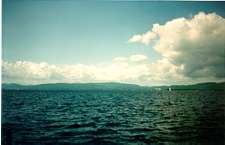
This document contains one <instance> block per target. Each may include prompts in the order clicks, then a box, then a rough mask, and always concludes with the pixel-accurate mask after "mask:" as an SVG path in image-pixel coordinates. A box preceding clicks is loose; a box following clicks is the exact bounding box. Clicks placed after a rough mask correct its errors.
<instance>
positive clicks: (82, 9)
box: [2, 0, 225, 85]
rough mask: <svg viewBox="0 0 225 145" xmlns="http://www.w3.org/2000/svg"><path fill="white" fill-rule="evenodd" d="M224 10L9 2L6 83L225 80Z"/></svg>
mask: <svg viewBox="0 0 225 145" xmlns="http://www.w3.org/2000/svg"><path fill="white" fill-rule="evenodd" d="M224 7H225V3H224V2H163V1H161V2H156V1H155V2H133V1H129V2H128V1H127V2H119V1H111V2H110V1H91V2H90V1H89V2H82V1H72V0H65V1H59V0H21V1H18V0H3V14H2V15H3V17H2V33H3V40H2V42H3V44H2V60H3V61H2V74H3V75H2V76H3V77H2V80H3V83H21V84H40V83H57V82H68V83H80V82H107V81H115V82H125V83H136V84H141V85H161V84H188V83H196V82H206V81H224V78H225V76H224V58H225V57H224V56H225V54H224V49H225V43H224V42H223V41H224V40H225V39H224V38H225V28H224V26H225V19H224V18H225V9H224Z"/></svg>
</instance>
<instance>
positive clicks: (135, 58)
mask: <svg viewBox="0 0 225 145" xmlns="http://www.w3.org/2000/svg"><path fill="white" fill-rule="evenodd" d="M147 59H148V57H147V56H145V55H141V54H136V55H131V56H130V61H132V62H141V61H145V60H147Z"/></svg>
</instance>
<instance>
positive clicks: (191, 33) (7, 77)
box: [2, 12, 225, 85]
mask: <svg viewBox="0 0 225 145" xmlns="http://www.w3.org/2000/svg"><path fill="white" fill-rule="evenodd" d="M224 26H225V19H224V18H223V17H221V16H219V15H217V14H215V13H210V14H205V13H203V12H200V13H198V14H197V15H195V16H193V17H192V18H189V19H187V18H177V19H173V20H171V21H168V22H166V23H165V24H163V25H160V24H154V25H153V27H152V29H151V30H149V31H148V32H146V33H144V34H137V35H134V36H133V37H131V38H130V39H129V42H140V43H143V44H145V45H148V44H149V43H152V42H154V43H153V48H154V50H155V51H157V52H158V53H160V54H161V55H162V58H161V59H159V60H157V61H155V62H150V60H149V59H148V57H147V56H145V55H143V54H134V55H131V56H126V57H123V56H121V57H116V58H114V59H113V60H112V61H111V63H110V64H104V63H101V64H95V65H85V64H74V65H53V64H48V63H45V62H42V63H35V62H29V61H16V62H7V61H3V62H2V81H3V83H22V84H40V83H57V82H66V83H79V82H108V81H115V82H126V83H137V84H144V85H158V84H159V85H161V84H187V83H197V82H205V81H225V74H224V67H225V60H224V59H225V52H224V51H225V41H224V40H225V27H224Z"/></svg>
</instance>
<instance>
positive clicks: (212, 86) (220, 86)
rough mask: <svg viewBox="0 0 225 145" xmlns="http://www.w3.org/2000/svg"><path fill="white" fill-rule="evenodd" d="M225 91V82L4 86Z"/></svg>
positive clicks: (7, 87) (12, 87) (20, 87)
mask: <svg viewBox="0 0 225 145" xmlns="http://www.w3.org/2000/svg"><path fill="white" fill-rule="evenodd" d="M169 88H171V90H225V82H222V83H214V82H210V83H200V84H194V85H172V86H157V87H156V86H153V87H148V86H139V85H135V84H125V83H114V82H109V83H73V84H69V83H55V84H39V85H20V84H2V89H3V90H127V91H133V90H134V91H136V90H169Z"/></svg>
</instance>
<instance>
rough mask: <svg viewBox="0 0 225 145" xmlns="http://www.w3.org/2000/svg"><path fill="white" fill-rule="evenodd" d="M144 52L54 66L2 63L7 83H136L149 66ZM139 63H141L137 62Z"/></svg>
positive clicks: (27, 62)
mask: <svg viewBox="0 0 225 145" xmlns="http://www.w3.org/2000/svg"><path fill="white" fill-rule="evenodd" d="M146 59H147V57H146V56H144V55H140V54H137V55H131V56H129V57H117V58H115V59H113V61H112V62H111V63H110V64H96V65H84V64H75V65H52V64H48V63H45V62H41V63H34V62H29V61H16V62H7V61H3V62H2V75H3V77H2V79H3V82H4V83H12V82H13V83H23V84H24V83H25V84H39V83H57V82H68V83H74V82H107V81H116V82H130V83H131V82H133V83H141V80H140V79H139V78H140V77H141V76H143V75H146V74H148V72H149V67H148V65H149V64H148V63H146V62H145V61H144V60H146ZM137 62H138V63H137Z"/></svg>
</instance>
